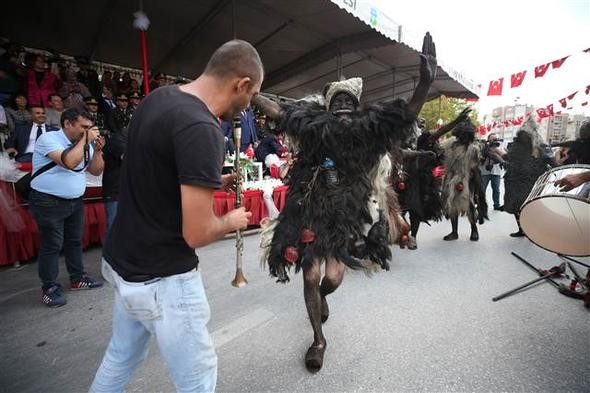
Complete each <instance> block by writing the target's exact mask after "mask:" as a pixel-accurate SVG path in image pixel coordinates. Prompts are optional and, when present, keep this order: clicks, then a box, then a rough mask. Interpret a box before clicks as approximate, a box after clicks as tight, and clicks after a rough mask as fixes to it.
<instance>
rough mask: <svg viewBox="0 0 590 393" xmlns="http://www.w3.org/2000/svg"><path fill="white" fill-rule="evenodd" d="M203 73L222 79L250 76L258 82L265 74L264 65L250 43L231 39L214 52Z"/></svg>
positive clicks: (254, 81)
mask: <svg viewBox="0 0 590 393" xmlns="http://www.w3.org/2000/svg"><path fill="white" fill-rule="evenodd" d="M203 74H205V75H210V76H215V77H217V78H221V79H230V78H234V77H239V78H242V77H249V78H250V79H251V80H252V82H253V83H258V82H259V81H261V80H262V78H263V76H264V67H263V66H262V61H261V60H260V56H259V55H258V52H257V51H256V49H255V48H254V47H253V46H252V45H251V44H250V43H248V42H246V41H242V40H231V41H228V42H226V43H225V44H223V45H221V46H220V47H219V48H218V49H217V50H216V51H215V53H213V55H212V56H211V59H209V62H208V63H207V66H206V67H205V71H204V72H203Z"/></svg>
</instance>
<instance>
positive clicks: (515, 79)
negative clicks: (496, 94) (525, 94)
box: [510, 70, 526, 87]
mask: <svg viewBox="0 0 590 393" xmlns="http://www.w3.org/2000/svg"><path fill="white" fill-rule="evenodd" d="M525 75H526V70H524V71H520V72H517V73H516V74H512V75H511V76H510V87H518V86H520V85H521V84H522V81H523V80H524V77H525Z"/></svg>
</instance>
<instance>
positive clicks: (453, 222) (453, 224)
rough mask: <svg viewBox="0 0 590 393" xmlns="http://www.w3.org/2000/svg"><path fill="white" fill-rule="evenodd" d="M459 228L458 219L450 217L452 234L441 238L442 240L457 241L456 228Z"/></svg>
mask: <svg viewBox="0 0 590 393" xmlns="http://www.w3.org/2000/svg"><path fill="white" fill-rule="evenodd" d="M458 226H459V217H451V227H452V232H451V233H449V234H448V235H447V236H445V237H443V240H447V241H448V240H457V239H458V238H459V234H458V233H457V227H458Z"/></svg>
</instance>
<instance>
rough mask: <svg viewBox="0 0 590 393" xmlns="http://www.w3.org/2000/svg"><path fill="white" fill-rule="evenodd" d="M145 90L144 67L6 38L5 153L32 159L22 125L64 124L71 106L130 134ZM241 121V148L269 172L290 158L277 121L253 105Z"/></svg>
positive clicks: (1, 127)
mask: <svg viewBox="0 0 590 393" xmlns="http://www.w3.org/2000/svg"><path fill="white" fill-rule="evenodd" d="M148 80H149V89H148V90H149V91H153V90H154V89H157V88H159V87H162V86H165V85H168V84H170V83H184V81H185V80H183V79H179V78H176V79H174V78H171V77H169V76H166V75H165V74H163V73H153V74H150V76H149V78H148ZM143 91H144V86H143V81H142V74H141V73H140V71H139V70H133V69H126V68H122V67H117V66H110V67H109V66H108V65H105V64H104V63H99V62H96V61H91V60H90V59H89V58H87V57H84V56H78V57H73V58H70V57H67V56H63V55H58V54H55V53H51V52H44V51H33V50H30V49H25V48H24V47H22V46H20V45H18V44H14V43H11V42H4V43H3V44H2V46H1V47H0V151H6V152H7V153H9V154H10V155H11V157H14V158H16V160H17V161H19V162H28V161H30V160H31V154H28V153H31V150H32V146H24V144H28V142H29V138H26V137H24V136H19V135H18V133H19V129H20V128H22V130H23V131H22V132H25V133H27V131H28V132H31V129H32V127H36V126H35V124H41V125H42V127H45V126H47V127H48V130H51V129H54V128H60V127H61V124H60V117H61V114H62V113H63V111H64V110H66V109H68V108H79V109H85V110H87V111H88V112H89V113H90V114H91V115H93V119H94V121H95V123H96V124H97V125H98V126H99V128H101V129H102V130H108V131H109V132H114V133H121V132H125V129H126V127H127V125H128V124H129V122H130V120H131V117H132V116H133V111H134V110H135V108H136V107H137V106H138V105H139V103H140V101H141V99H142V98H143ZM33 108H42V109H43V113H42V114H40V116H37V117H36V118H35V119H33V118H32V117H31V110H32V109H33ZM240 124H241V127H242V143H241V146H240V151H241V152H244V153H246V154H247V155H248V156H249V157H250V158H252V159H253V160H256V161H260V162H262V163H263V165H264V167H265V171H266V173H267V174H270V170H271V166H272V165H279V166H280V164H281V162H285V161H286V160H282V161H281V162H279V160H278V159H283V158H285V157H286V153H287V151H286V149H285V148H284V144H283V138H282V135H281V133H279V132H277V131H276V130H275V125H274V124H272V123H267V122H266V121H265V118H264V116H261V115H260V114H259V113H258V112H257V111H256V110H255V109H254V108H248V109H246V110H245V111H243V112H242V113H241V114H240ZM221 126H222V130H223V132H224V136H225V141H226V150H227V152H228V154H229V155H231V154H233V152H234V148H235V147H234V144H233V135H232V125H231V123H230V122H221ZM43 131H44V132H45V128H43ZM27 136H28V135H27ZM19 139H20V140H21V141H22V143H20V144H19ZM31 142H32V143H33V142H34V141H31ZM267 157H268V158H267Z"/></svg>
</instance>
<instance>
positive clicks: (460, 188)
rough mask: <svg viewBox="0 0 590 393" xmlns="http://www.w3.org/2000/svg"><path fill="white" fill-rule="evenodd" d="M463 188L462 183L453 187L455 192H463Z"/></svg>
mask: <svg viewBox="0 0 590 393" xmlns="http://www.w3.org/2000/svg"><path fill="white" fill-rule="evenodd" d="M463 188H465V187H464V186H463V183H457V185H455V189H456V190H457V191H463Z"/></svg>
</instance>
